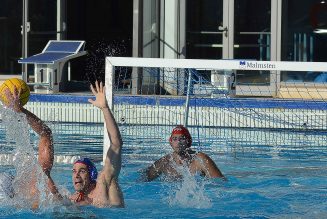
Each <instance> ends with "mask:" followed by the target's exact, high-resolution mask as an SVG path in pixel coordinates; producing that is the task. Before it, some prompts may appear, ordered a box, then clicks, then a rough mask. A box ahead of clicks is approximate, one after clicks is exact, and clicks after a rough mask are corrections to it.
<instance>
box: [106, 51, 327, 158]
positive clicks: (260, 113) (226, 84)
mask: <svg viewBox="0 0 327 219" xmlns="http://www.w3.org/2000/svg"><path fill="white" fill-rule="evenodd" d="M125 67H126V68H131V69H132V70H130V72H129V73H128V74H126V73H120V71H121V70H118V68H125ZM136 68H138V69H145V68H149V69H170V68H171V69H175V70H172V71H166V70H157V72H159V73H158V75H156V74H153V73H147V74H149V75H150V76H151V77H152V78H150V79H146V78H145V76H144V73H145V72H144V70H142V71H143V72H141V73H143V80H148V81H150V82H151V80H152V79H153V78H154V79H153V80H158V84H159V90H164V92H165V94H164V95H163V93H161V91H160V92H159V94H158V92H157V91H156V89H152V93H147V92H148V91H149V90H151V89H150V88H149V86H150V85H148V86H147V89H143V90H142V89H140V88H139V87H138V88H135V86H136V85H135V82H136V81H137V80H135V78H133V77H134V76H137V77H139V76H140V74H139V72H135V69H136ZM179 69H195V70H196V71H201V70H209V71H210V72H211V81H210V80H209V81H208V83H207V84H205V83H200V82H199V81H201V80H203V79H202V78H201V75H200V76H199V75H197V76H196V77H200V79H199V80H198V79H197V80H198V81H196V83H193V84H192V83H187V81H188V82H189V81H190V80H189V79H188V77H187V76H186V75H187V73H184V72H182V73H180V72H179ZM105 70H106V73H105V85H106V97H107V101H108V104H109V106H110V108H111V109H112V111H113V113H114V115H115V116H117V115H116V113H115V112H116V109H115V104H114V96H115V95H122V96H131V97H132V98H131V99H130V100H133V101H134V100H136V99H137V98H139V96H142V97H145V96H148V97H153V96H155V97H156V98H157V97H158V96H160V97H162V96H164V97H167V96H169V97H175V98H177V99H178V97H184V99H183V101H184V102H186V103H187V102H188V97H189V95H190V94H189V93H188V92H189V90H190V89H185V87H188V88H190V86H192V90H193V91H192V92H193V93H192V95H193V96H192V98H198V99H202V100H204V101H207V102H206V105H205V106H203V107H202V108H201V107H200V106H199V105H198V106H197V109H200V110H197V109H195V110H193V111H191V112H190V114H191V115H190V118H185V114H187V115H188V113H186V112H188V110H187V111H183V110H182V111H181V107H180V105H178V104H177V105H174V104H171V105H174V106H169V107H170V108H169V110H168V111H169V112H171V111H179V114H178V115H177V114H176V113H175V114H174V115H173V116H171V114H170V115H168V116H167V115H166V114H165V115H163V111H162V110H160V109H157V108H155V107H154V105H153V104H152V105H151V104H149V106H150V105H151V106H152V107H147V108H146V109H145V108H144V109H142V110H143V111H142V110H141V109H137V110H134V111H133V113H132V114H133V116H134V117H135V118H133V119H128V118H127V116H125V114H124V111H130V110H133V109H132V106H130V107H129V108H126V107H125V108H123V109H121V110H120V111H121V112H120V113H117V114H119V115H118V117H116V120H118V122H122V121H123V122H124V124H125V122H126V120H128V121H127V122H131V124H133V125H137V124H141V123H142V120H146V121H147V122H148V123H147V124H146V125H154V126H155V125H161V126H165V125H171V126H172V125H175V124H177V123H183V121H189V123H190V125H191V126H203V127H208V126H212V127H241V128H242V127H243V128H252V127H254V128H273V129H276V128H277V129H278V128H282V129H283V128H291V129H292V128H295V129H296V128H301V127H305V128H312V129H325V128H326V129H327V127H325V126H326V121H327V119H326V118H327V116H326V109H325V105H324V104H325V99H327V95H326V94H327V86H326V84H325V83H320V84H315V83H306V84H305V86H304V87H302V88H301V86H298V84H297V83H289V84H288V85H286V86H285V85H284V86H283V84H282V83H281V81H280V80H281V79H280V72H283V71H285V72H327V63H325V62H284V61H280V62H277V61H253V60H199V59H160V58H131V57H107V58H106V67H105ZM255 70H257V71H270V72H271V73H270V74H273V77H270V85H271V87H272V89H273V92H280V94H279V95H277V97H278V98H276V99H278V100H285V101H289V100H290V101H291V104H290V103H289V102H285V103H280V102H278V103H275V102H273V104H275V105H274V107H266V108H265V107H261V106H260V107H259V108H258V109H257V108H255V107H256V106H254V108H251V107H248V106H245V105H246V103H245V100H247V99H246V98H244V99H242V100H239V99H237V97H236V99H233V98H235V93H233V91H232V90H231V89H232V87H231V83H235V81H233V79H231V73H232V72H235V73H236V71H255ZM216 71H218V72H219V75H218V76H219V77H213V76H212V75H214V72H216ZM131 72H132V73H131ZM221 72H225V73H224V74H222V73H221ZM226 72H227V73H226ZM117 73H118V74H121V75H124V74H125V75H128V77H130V78H128V79H129V82H126V81H127V80H125V79H123V80H121V78H119V79H118V80H117ZM115 74H116V76H115ZM189 74H191V73H189ZM192 74H193V73H192ZM236 74H237V73H236ZM220 76H221V77H220ZM169 77H170V78H169ZM236 77H237V76H236ZM217 78H218V79H217ZM192 80H193V79H192ZM214 80H218V81H214ZM219 80H222V81H219ZM120 81H124V83H125V82H126V83H129V87H128V88H126V87H125V86H123V85H118V84H117V83H120ZM216 82H217V83H216ZM236 82H237V80H236ZM149 84H151V83H149ZM190 84H191V85H190ZM208 84H209V85H208ZM307 85H308V86H309V87H311V88H310V89H309V88H308V86H307ZM287 86H289V87H287ZM171 88H173V89H171ZM119 89H121V90H122V89H124V92H120V91H121V90H119ZM133 89H138V90H137V92H135V90H133ZM237 89H238V86H237V85H236V90H237ZM312 89H313V91H312ZM139 90H141V92H139ZM145 90H146V91H147V92H145ZM203 90H206V91H205V92H204V91H203ZM222 90H223V91H224V92H222ZM156 92H157V93H156ZM215 92H216V93H217V95H214V94H215ZM239 92H241V90H240V91H239ZM294 93H296V95H297V99H300V100H304V99H306V100H309V101H312V103H308V106H307V108H305V109H303V108H302V107H301V106H300V105H301V104H302V103H300V102H294V103H293V102H292V101H293V98H292V97H293V96H294ZM156 94H157V95H156ZM167 94H168V95H167ZM206 95H207V96H206ZM292 95H293V96H292ZM296 95H295V96H296ZM253 96H259V95H257V94H256V93H253ZM275 97H276V96H275ZM208 98H209V99H208ZM210 98H213V99H210ZM229 98H230V99H229ZM217 99H218V100H223V101H224V105H223V106H222V107H217V106H216V105H217V104H216V105H215V103H214V102H215V101H217ZM130 100H124V101H127V102H128V101H130ZM165 100H166V99H165ZM178 100H179V99H178ZM268 100H275V98H268ZM153 101H154V102H155V101H157V102H158V98H157V99H154V100H153ZM160 101H161V100H160ZM171 101H172V102H173V100H171ZM242 101H243V102H242ZM251 101H255V100H253V99H251ZM260 101H261V102H260V104H264V103H263V102H265V101H264V100H262V99H260ZM141 102H142V101H141ZM208 102H209V103H208ZM226 102H227V103H226ZM266 102H267V101H266ZM317 102H319V104H323V106H322V107H321V109H320V108H319V107H317V109H314V110H313V111H312V109H311V107H312V105H315V104H316V103H317ZM138 104H139V105H141V103H138ZM256 104H258V103H257V102H254V104H253V105H256ZM278 104H281V105H278ZM292 104H293V105H294V106H295V108H300V110H298V111H296V109H295V111H294V110H293V109H290V110H288V109H286V110H284V111H283V110H281V109H282V108H287V107H288V105H292ZM305 104H307V103H305ZM319 104H318V105H319ZM218 105H219V104H218ZM319 106H320V105H319ZM174 107H175V108H176V110H175V109H173V108H174ZM154 108H155V109H154ZM187 108H188V107H187ZM213 108H219V110H220V111H215V110H213V111H212V112H211V111H210V110H212V109H213ZM261 108H264V110H263V109H261ZM164 110H165V111H167V108H165V109H164ZM310 110H311V111H310ZM144 111H145V112H144ZM199 111H201V117H204V118H214V119H216V117H219V118H220V119H219V120H218V119H217V121H216V120H215V121H214V119H210V120H208V119H207V120H206V121H204V119H202V120H203V121H202V120H201V121H199V117H197V115H198V114H199ZM155 113H158V114H155ZM192 113H193V114H192ZM122 114H124V116H122ZM294 114H295V115H296V116H295V117H296V118H293V117H291V116H293V115H294ZM129 115H130V114H129ZM218 115H219V116H218ZM312 116H314V117H312ZM159 117H160V118H159ZM187 117H188V116H187ZM192 117H193V118H192ZM195 117H196V118H195ZM309 117H310V118H315V119H314V120H315V121H314V122H311V120H310V122H308V120H309V119H308V118H309ZM160 119H161V120H160ZM195 120H196V121H195ZM166 130H167V129H166ZM168 130H169V129H168ZM211 135H212V133H211ZM108 147H109V139H108V136H107V133H106V132H105V135H104V152H106V151H107V150H108ZM104 156H105V153H104Z"/></svg>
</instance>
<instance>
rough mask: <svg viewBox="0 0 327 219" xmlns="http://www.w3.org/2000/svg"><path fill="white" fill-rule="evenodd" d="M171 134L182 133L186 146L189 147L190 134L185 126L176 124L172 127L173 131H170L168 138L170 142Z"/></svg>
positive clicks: (190, 143) (190, 142) (190, 141)
mask: <svg viewBox="0 0 327 219" xmlns="http://www.w3.org/2000/svg"><path fill="white" fill-rule="evenodd" d="M172 135H184V136H185V138H186V139H187V147H191V145H192V137H191V134H190V132H189V131H188V129H187V128H185V127H184V126H182V125H178V126H176V127H175V128H174V129H173V131H172V132H171V135H170V138H169V141H170V142H171V141H172V138H171V137H172Z"/></svg>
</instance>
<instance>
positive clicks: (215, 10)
mask: <svg viewBox="0 0 327 219" xmlns="http://www.w3.org/2000/svg"><path fill="white" fill-rule="evenodd" d="M222 24H223V1H222V0H219V1H199V0H189V1H187V2H186V57H187V58H189V59H221V58H222V49H223V48H222V39H223V38H222V31H219V26H222Z"/></svg>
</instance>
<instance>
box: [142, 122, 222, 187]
mask: <svg viewBox="0 0 327 219" xmlns="http://www.w3.org/2000/svg"><path fill="white" fill-rule="evenodd" d="M169 143H170V146H171V147H172V149H173V152H172V153H171V154H167V155H166V156H164V157H162V158H160V159H159V160H157V161H155V162H154V164H152V165H151V166H150V167H148V168H147V169H146V170H145V172H144V180H146V181H152V180H154V179H156V178H157V177H159V176H160V175H162V174H163V175H165V176H166V177H168V178H170V179H180V178H182V177H183V173H181V171H180V170H183V168H178V167H179V166H183V167H186V168H188V169H189V171H190V172H191V173H192V174H200V175H201V176H205V177H208V178H216V177H222V178H224V176H223V174H222V173H221V172H220V170H219V169H218V167H217V165H216V164H215V162H214V161H213V160H212V159H211V158H210V157H209V156H208V155H206V154H205V153H202V152H196V151H194V150H192V149H191V146H192V137H191V134H190V132H189V131H188V129H187V128H185V127H184V126H182V125H178V126H176V127H175V128H174V129H173V131H172V133H171V135H170V138H169Z"/></svg>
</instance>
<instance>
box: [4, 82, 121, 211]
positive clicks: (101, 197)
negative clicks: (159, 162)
mask: <svg viewBox="0 0 327 219" xmlns="http://www.w3.org/2000/svg"><path fill="white" fill-rule="evenodd" d="M91 91H92V93H93V94H94V96H95V100H92V99H89V102H90V103H91V104H92V105H94V106H95V107H97V108H99V109H100V110H101V111H102V113H103V118H104V120H105V125H106V129H107V130H106V131H107V134H108V136H109V140H110V148H109V150H108V151H107V154H106V158H105V161H104V166H103V169H102V171H101V172H99V173H98V171H97V169H96V167H95V165H94V164H93V162H92V161H91V160H90V159H88V158H82V159H79V160H77V161H75V162H74V166H73V173H72V180H73V183H74V189H75V192H74V193H73V194H72V195H70V196H69V197H68V198H69V199H70V200H71V201H72V202H73V203H76V204H78V205H93V206H97V207H111V206H116V207H123V206H124V198H123V193H122V191H121V189H120V186H119V183H118V176H119V172H120V168H121V150H122V145H123V142H122V139H121V135H120V131H119V129H118V125H117V123H116V121H115V119H114V117H113V115H112V113H111V111H110V109H109V107H108V104H107V101H106V96H105V87H104V86H103V84H102V82H101V83H99V82H97V81H96V82H95V86H93V85H91ZM6 95H7V99H8V100H9V102H10V104H9V105H8V106H7V107H9V108H11V109H12V110H13V111H16V112H17V113H21V114H24V116H25V117H26V120H27V122H28V124H29V125H30V127H31V128H32V129H33V130H34V131H35V132H36V134H37V135H38V136H39V144H38V151H39V153H38V163H39V165H40V166H41V168H42V170H43V172H44V174H45V175H46V176H47V177H48V182H47V185H48V190H49V191H50V192H51V193H52V194H53V195H52V196H48V195H49V194H50V192H45V194H44V195H46V196H47V197H49V198H52V197H55V198H57V199H58V200H62V199H63V197H62V196H61V195H60V193H59V191H58V189H57V187H56V185H55V183H54V181H53V179H52V177H51V174H50V172H51V169H52V166H53V160H54V147H53V137H52V131H51V129H50V128H49V127H48V126H47V125H46V124H45V123H44V122H43V121H42V120H41V119H40V118H38V117H37V116H36V115H34V114H33V113H32V112H30V111H28V110H27V109H25V108H24V107H23V106H21V104H20V101H19V98H18V97H19V91H17V90H15V91H14V92H13V94H10V92H6ZM30 174H31V177H28V179H27V178H25V177H24V178H23V179H22V182H21V183H22V185H24V187H23V188H22V189H20V190H16V191H14V192H13V196H16V195H18V196H19V197H23V198H24V199H27V200H31V201H29V202H27V203H31V206H32V208H38V206H39V198H38V197H41V195H42V194H40V193H41V192H43V191H39V190H38V176H37V173H36V171H34V169H33V170H31V172H30ZM15 180H16V179H15ZM28 180H30V181H28ZM6 191H7V190H6Z"/></svg>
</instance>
